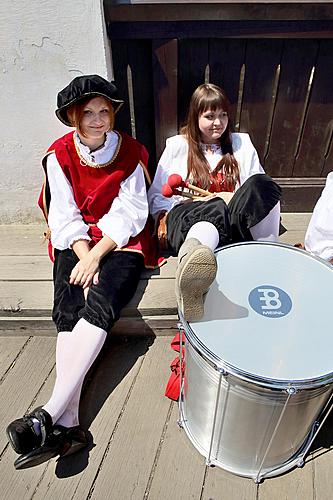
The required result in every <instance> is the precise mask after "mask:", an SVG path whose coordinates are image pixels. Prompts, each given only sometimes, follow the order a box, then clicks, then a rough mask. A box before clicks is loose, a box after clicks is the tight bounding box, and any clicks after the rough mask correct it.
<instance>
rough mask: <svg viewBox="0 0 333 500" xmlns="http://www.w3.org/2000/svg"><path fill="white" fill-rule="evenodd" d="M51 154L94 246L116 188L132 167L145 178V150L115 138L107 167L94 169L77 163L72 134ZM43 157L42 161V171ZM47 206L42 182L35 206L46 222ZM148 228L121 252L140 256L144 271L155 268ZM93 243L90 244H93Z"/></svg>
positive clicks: (127, 139)
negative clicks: (115, 147) (116, 144)
mask: <svg viewBox="0 0 333 500" xmlns="http://www.w3.org/2000/svg"><path fill="white" fill-rule="evenodd" d="M50 153H55V155H56V157H57V160H58V163H59V165H60V166H61V168H62V170H63V172H64V174H65V175H66V177H67V179H68V180H69V182H70V184H71V186H72V189H73V193H74V199H75V202H76V204H77V207H78V209H79V210H80V212H81V215H82V217H83V220H84V221H85V222H86V223H87V224H89V225H91V226H90V230H89V236H90V237H91V238H92V241H93V242H94V243H97V241H99V240H100V239H101V238H102V232H101V230H100V229H99V228H98V227H97V226H96V224H97V223H98V221H99V220H100V219H101V217H103V215H105V214H106V213H107V212H108V211H109V210H110V208H111V205H112V202H113V200H114V199H115V198H116V197H117V196H118V193H119V189H120V184H121V182H122V181H124V180H125V179H127V177H129V176H130V175H131V174H132V173H133V172H134V170H135V169H136V167H137V166H138V165H139V164H141V166H142V168H143V169H144V172H145V175H146V176H148V174H147V171H146V164H147V160H148V153H147V150H146V148H145V147H144V146H143V145H142V144H140V143H139V142H138V141H136V140H135V139H133V138H132V137H129V136H128V135H127V134H124V133H121V134H119V143H118V148H117V150H116V152H115V154H114V156H113V158H112V160H110V162H109V164H107V165H106V166H104V167H100V168H94V167H91V166H89V165H86V164H84V161H81V160H80V157H79V155H78V153H77V150H76V147H75V143H74V132H70V133H69V134H66V135H64V136H63V137H61V138H60V139H58V140H56V141H55V142H54V143H53V144H52V146H51V147H50V148H49V149H48V152H47V155H48V154H50ZM47 155H46V156H45V157H44V159H43V166H44V169H45V166H46V161H45V159H46V158H47ZM49 203H50V190H49V186H48V184H47V173H46V182H45V184H44V186H43V189H42V192H41V194H40V197H39V200H38V204H39V206H40V208H41V209H42V210H43V212H44V215H45V218H46V219H47V213H48V207H49ZM148 226H149V225H148V224H146V225H145V227H144V229H143V230H142V231H141V233H140V234H138V235H137V236H135V237H133V238H132V237H131V238H130V239H129V242H128V244H127V245H126V246H125V247H123V248H122V250H124V249H125V250H132V251H138V252H140V253H142V254H143V256H144V260H145V266H146V267H155V266H156V265H157V247H156V244H155V241H153V240H152V237H151V234H150V230H149V227H148ZM94 243H93V244H94Z"/></svg>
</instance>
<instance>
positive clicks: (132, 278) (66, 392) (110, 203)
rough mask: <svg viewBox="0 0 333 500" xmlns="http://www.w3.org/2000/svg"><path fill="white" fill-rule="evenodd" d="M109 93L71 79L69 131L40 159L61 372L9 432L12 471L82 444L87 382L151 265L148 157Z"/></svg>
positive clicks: (62, 95)
mask: <svg viewBox="0 0 333 500" xmlns="http://www.w3.org/2000/svg"><path fill="white" fill-rule="evenodd" d="M115 94H116V87H115V85H114V84H113V83H110V82H108V81H106V80H105V79H104V78H102V77H100V76H98V75H89V76H79V77H76V78H74V80H73V81H71V82H70V84H69V85H68V86H67V87H66V88H64V89H63V90H61V91H60V92H59V94H58V109H57V110H56V115H57V117H58V118H59V120H60V121H61V122H62V123H64V124H65V125H67V126H69V127H75V130H74V131H71V132H69V133H68V134H66V135H64V136H63V137H61V138H60V139H58V140H56V141H55V142H54V143H53V145H52V146H51V147H50V148H49V150H48V153H47V155H46V156H45V157H44V159H43V166H44V169H45V174H46V182H45V185H44V189H43V191H42V193H41V196H40V200H39V202H40V205H41V207H42V208H43V210H44V213H45V216H47V217H48V223H49V227H50V230H51V243H52V246H53V248H54V305H53V314H52V317H53V320H54V322H55V325H56V328H57V331H58V337H57V348H56V374H57V375H56V381H55V385H54V389H53V393H52V396H51V398H50V399H49V401H48V402H47V403H46V404H45V405H43V406H42V407H39V408H36V409H35V410H34V411H32V412H30V413H29V414H27V415H25V416H24V417H23V418H20V419H17V420H14V421H13V422H11V423H10V424H9V425H8V427H7V436H8V439H9V442H10V444H11V445H12V447H13V449H14V451H15V452H16V453H18V454H19V455H20V456H19V457H18V458H17V460H16V461H15V463H14V465H15V467H16V469H24V468H28V467H32V466H35V465H38V464H41V463H43V462H45V461H46V460H48V459H50V458H52V457H56V456H58V455H60V456H64V455H69V454H72V453H75V452H77V451H78V450H80V449H81V448H83V447H84V446H86V445H87V437H86V433H85V431H84V430H83V429H82V428H81V427H80V425H79V416H78V412H79V402H80V395H81V388H82V384H83V381H84V378H85V375H86V373H87V372H88V370H89V368H90V366H91V365H92V363H93V362H94V360H95V359H96V357H97V355H98V353H99V352H100V350H101V348H102V346H103V344H104V341H105V338H106V336H107V333H108V332H109V330H110V329H111V327H112V325H113V324H114V323H115V322H116V321H117V320H118V318H119V316H120V312H121V309H122V308H123V307H124V306H125V305H126V304H127V303H128V301H129V300H130V299H131V298H132V296H133V295H134V293H135V290H136V288H137V285H138V282H139V279H140V273H141V270H142V268H143V265H148V264H149V265H150V264H152V263H154V255H151V253H152V251H153V244H152V241H151V240H150V232H149V230H148V227H147V216H148V200H147V192H146V183H145V171H144V168H145V165H146V164H147V160H148V155H147V151H146V149H145V148H144V146H142V145H141V144H139V143H138V142H137V141H136V140H135V139H132V138H131V137H129V136H127V135H126V134H123V133H121V132H117V131H116V130H114V128H113V127H114V119H115V114H116V113H117V111H118V110H119V108H120V107H121V105H122V103H123V101H121V100H119V99H116V98H115ZM123 250H124V251H123ZM151 259H152V260H151Z"/></svg>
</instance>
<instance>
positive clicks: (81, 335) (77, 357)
mask: <svg viewBox="0 0 333 500" xmlns="http://www.w3.org/2000/svg"><path fill="white" fill-rule="evenodd" d="M105 338H106V331H105V330H103V329H102V328H98V327H97V326H94V325H92V324H91V323H88V321H86V320H85V319H83V318H81V319H80V320H79V321H78V322H77V324H76V325H75V327H74V328H73V331H72V332H59V334H58V339H57V349H56V371H57V376H56V381H55V384H54V388H53V392H52V396H51V398H50V400H49V401H48V402H47V403H46V405H44V406H43V408H44V410H46V411H47V412H48V413H49V414H50V415H51V417H52V421H53V423H54V424H55V423H57V424H61V425H64V426H66V427H73V426H74V425H77V424H78V412H79V402H80V395H81V389H82V384H83V380H84V377H85V376H86V374H87V372H88V370H89V368H90V367H91V365H92V364H93V362H94V361H95V359H96V357H97V355H98V353H99V352H100V350H101V348H102V346H103V344H104V341H105Z"/></svg>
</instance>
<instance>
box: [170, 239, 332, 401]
mask: <svg viewBox="0 0 333 500" xmlns="http://www.w3.org/2000/svg"><path fill="white" fill-rule="evenodd" d="M243 245H266V246H267V245H269V246H276V247H284V248H288V250H292V251H295V252H301V253H303V254H304V255H306V256H307V257H308V258H310V259H315V260H318V261H319V262H321V263H322V264H324V265H325V266H326V267H328V268H329V269H330V270H331V271H333V266H332V264H330V263H328V262H327V261H326V260H324V259H322V258H320V257H317V256H315V255H312V254H310V253H309V252H307V251H306V250H302V249H301V248H297V247H293V246H291V245H287V244H285V243H275V242H270V241H269V242H266V241H245V242H240V243H232V244H230V245H226V246H224V247H222V248H217V249H216V250H215V253H218V252H220V251H223V250H226V249H229V248H231V247H235V246H243ZM178 314H179V318H180V322H181V327H182V328H183V330H184V333H185V337H186V339H187V340H188V341H189V342H190V344H191V346H192V347H193V348H194V349H195V350H196V352H197V353H198V354H199V355H200V356H201V357H202V358H203V359H204V360H205V361H207V362H208V363H209V364H210V365H211V366H212V367H213V368H214V369H215V370H216V371H218V372H220V373H222V374H225V375H226V374H231V375H234V376H235V377H237V378H239V379H241V380H245V381H246V382H250V383H256V384H258V385H260V386H263V387H267V388H270V389H282V390H287V391H290V392H293V390H301V389H312V388H313V389H314V388H317V387H321V386H323V385H327V384H331V383H332V382H333V371H332V372H329V373H326V374H323V375H320V376H318V377H312V378H307V379H294V380H291V379H275V378H270V377H263V376H260V375H257V374H255V373H251V372H247V371H245V370H242V369H241V368H239V367H237V366H234V365H232V364H231V363H228V362H227V361H225V360H223V359H222V358H220V357H219V356H217V355H216V354H215V353H214V352H213V351H211V350H210V349H208V347H207V346H205V344H203V342H201V340H200V339H199V338H198V337H197V335H196V334H195V333H194V331H193V329H192V328H191V326H190V324H189V323H188V322H187V321H186V320H185V318H184V316H183V314H182V312H181V310H180V309H179V308H178Z"/></svg>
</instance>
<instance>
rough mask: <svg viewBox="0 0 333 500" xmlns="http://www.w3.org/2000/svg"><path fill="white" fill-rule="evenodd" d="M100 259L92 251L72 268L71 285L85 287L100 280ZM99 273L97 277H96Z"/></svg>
mask: <svg viewBox="0 0 333 500" xmlns="http://www.w3.org/2000/svg"><path fill="white" fill-rule="evenodd" d="M98 271H99V259H98V258H97V257H96V256H95V255H94V254H93V253H91V252H89V253H88V254H87V255H85V256H84V257H83V258H82V259H81V260H80V261H79V262H78V263H77V264H76V266H75V267H74V268H73V269H72V272H71V274H70V277H69V283H70V284H71V285H81V286H82V287H83V288H84V289H85V288H88V287H89V286H90V285H91V283H92V282H93V283H94V284H96V283H95V280H96V279H97V282H98ZM96 275H97V278H96Z"/></svg>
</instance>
